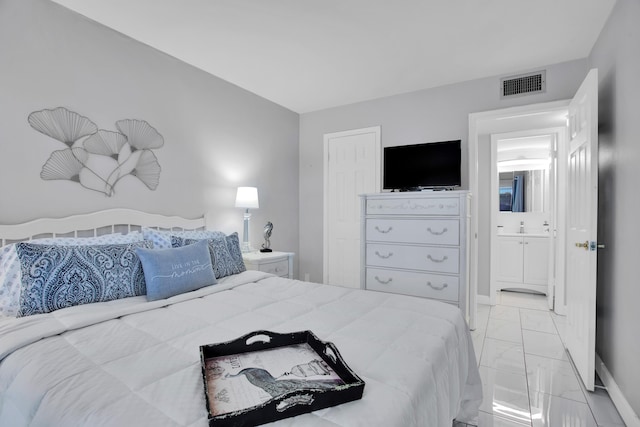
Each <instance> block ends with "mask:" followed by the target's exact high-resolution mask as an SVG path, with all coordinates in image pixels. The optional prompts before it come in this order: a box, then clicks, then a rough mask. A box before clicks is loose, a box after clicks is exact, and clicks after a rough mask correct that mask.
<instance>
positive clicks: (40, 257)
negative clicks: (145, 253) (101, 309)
mask: <svg viewBox="0 0 640 427" xmlns="http://www.w3.org/2000/svg"><path fill="white" fill-rule="evenodd" d="M152 247H153V244H152V243H151V242H149V241H142V242H135V243H128V244H121V245H96V246H53V245H34V244H31V243H18V244H17V245H16V251H17V252H18V258H19V259H20V267H21V272H22V292H21V294H20V310H19V311H18V317H21V316H30V315H32V314H39V313H50V312H52V311H55V310H59V309H61V308H65V307H71V306H75V305H81V304H90V303H94V302H104V301H110V300H114V299H119V298H126V297H132V296H137V295H144V294H145V293H146V287H145V281H144V272H143V270H142V264H141V263H140V258H138V256H137V255H136V253H135V248H152Z"/></svg>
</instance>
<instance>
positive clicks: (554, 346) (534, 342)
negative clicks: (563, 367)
mask: <svg viewBox="0 0 640 427" xmlns="http://www.w3.org/2000/svg"><path fill="white" fill-rule="evenodd" d="M522 339H523V341H524V352H525V353H527V354H535V355H538V356H544V357H550V358H552V359H561V360H568V357H567V354H566V352H565V349H564V345H563V344H562V341H560V337H559V336H558V334H548V333H546V332H538V331H528V330H523V331H522Z"/></svg>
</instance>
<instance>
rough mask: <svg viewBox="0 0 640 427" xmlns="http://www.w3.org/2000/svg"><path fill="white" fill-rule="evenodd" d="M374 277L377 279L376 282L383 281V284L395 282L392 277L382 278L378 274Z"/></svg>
mask: <svg viewBox="0 0 640 427" xmlns="http://www.w3.org/2000/svg"><path fill="white" fill-rule="evenodd" d="M374 279H376V282H378V283H382V284H383V285H388V284H389V283H391V282H393V279H392V278H391V277H389V280H382V279H380V278H379V277H378V276H376V277H374Z"/></svg>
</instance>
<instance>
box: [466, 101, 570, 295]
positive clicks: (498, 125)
mask: <svg viewBox="0 0 640 427" xmlns="http://www.w3.org/2000/svg"><path fill="white" fill-rule="evenodd" d="M569 102H570V100H561V101H552V102H544V103H538V104H530V105H523V106H519V107H509V108H502V109H497V110H490V111H482V112H478V113H471V114H469V137H468V140H467V144H468V146H467V148H468V156H469V159H468V167H469V191H470V192H471V224H470V234H469V236H470V240H471V242H470V243H471V244H470V248H469V249H470V262H469V279H470V293H471V295H470V303H471V304H472V307H473V306H474V305H475V304H476V303H481V304H490V305H495V304H496V296H495V294H493V295H478V227H479V224H478V213H479V209H478V188H479V186H478V150H479V136H480V135H482V134H487V133H489V134H490V133H505V132H507V131H508V129H506V125H505V123H506V122H507V121H508V120H509V119H519V118H527V117H531V120H532V121H533V120H535V119H536V117H537V116H539V117H542V115H545V114H547V113H548V114H550V115H553V114H564V112H566V111H568V108H569ZM528 127H529V128H535V127H536V125H535V124H534V125H531V126H528ZM537 127H540V128H544V127H554V126H553V125H544V124H543V123H540V126H537ZM492 129H493V130H492ZM521 129H522V128H521ZM563 233H564V230H561V233H558V234H559V235H563ZM558 243H559V242H558Z"/></svg>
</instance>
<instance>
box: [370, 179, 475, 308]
mask: <svg viewBox="0 0 640 427" xmlns="http://www.w3.org/2000/svg"><path fill="white" fill-rule="evenodd" d="M360 197H361V203H362V206H361V213H362V222H361V229H362V232H361V236H362V237H361V252H360V253H361V266H362V267H361V274H360V277H361V287H363V288H365V289H370V290H375V291H382V292H392V293H397V294H405V295H413V296H419V297H424V298H432V299H437V300H441V301H444V302H447V303H451V304H455V305H457V306H458V307H460V309H461V310H462V311H463V312H464V313H465V317H466V318H467V321H469V303H468V301H469V275H468V270H469V268H468V265H469V255H468V251H469V249H468V248H469V236H468V229H469V208H468V206H469V199H470V195H469V192H468V191H422V192H406V193H379V194H364V195H362V196H360Z"/></svg>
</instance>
